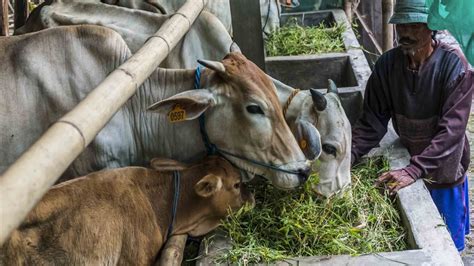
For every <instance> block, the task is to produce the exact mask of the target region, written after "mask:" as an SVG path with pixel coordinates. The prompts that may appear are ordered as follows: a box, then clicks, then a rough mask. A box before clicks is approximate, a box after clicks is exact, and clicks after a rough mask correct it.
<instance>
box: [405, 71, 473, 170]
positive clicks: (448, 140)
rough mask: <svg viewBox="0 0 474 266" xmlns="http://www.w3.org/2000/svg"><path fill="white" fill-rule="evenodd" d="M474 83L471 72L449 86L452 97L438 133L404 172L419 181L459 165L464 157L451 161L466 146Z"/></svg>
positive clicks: (444, 110)
mask: <svg viewBox="0 0 474 266" xmlns="http://www.w3.org/2000/svg"><path fill="white" fill-rule="evenodd" d="M472 82H473V80H472V73H471V72H470V71H469V70H468V71H467V72H466V73H463V74H461V75H459V76H458V78H457V79H455V80H454V81H453V82H452V84H450V86H451V87H452V89H451V90H450V91H451V94H450V95H449V96H448V97H447V99H446V101H445V103H444V105H443V108H442V114H441V118H440V120H439V123H438V132H437V133H436V135H435V136H434V137H433V139H432V140H431V143H430V145H429V146H428V147H426V148H425V149H424V150H423V152H422V153H421V154H419V155H416V156H413V157H412V158H411V160H410V164H409V165H408V166H407V167H406V168H405V170H406V171H407V172H408V173H409V174H410V175H411V176H412V177H413V178H415V179H416V178H419V177H421V176H422V175H423V174H424V175H429V174H430V173H432V172H434V171H435V170H436V169H437V168H438V167H439V166H441V165H443V164H446V163H449V164H456V163H457V164H459V163H460V162H459V160H460V156H461V154H459V155H458V156H457V157H459V158H458V160H457V162H454V161H452V157H453V156H456V155H455V154H453V152H454V151H456V149H459V145H462V144H463V143H462V142H461V139H462V138H463V137H464V135H465V132H466V126H467V121H468V119H469V113H470V110H471V102H472V90H473V87H474V85H473V84H472ZM454 174H455V173H454Z"/></svg>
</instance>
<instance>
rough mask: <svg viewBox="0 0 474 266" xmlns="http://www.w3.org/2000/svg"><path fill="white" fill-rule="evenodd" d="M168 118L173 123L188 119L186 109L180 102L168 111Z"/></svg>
mask: <svg viewBox="0 0 474 266" xmlns="http://www.w3.org/2000/svg"><path fill="white" fill-rule="evenodd" d="M168 120H169V121H170V122H171V123H175V122H181V121H183V120H186V110H184V109H183V108H181V106H180V105H179V104H177V105H175V106H174V107H173V109H172V110H171V111H170V112H169V113H168Z"/></svg>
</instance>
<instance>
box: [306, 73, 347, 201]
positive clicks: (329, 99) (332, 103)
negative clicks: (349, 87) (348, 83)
mask: <svg viewBox="0 0 474 266" xmlns="http://www.w3.org/2000/svg"><path fill="white" fill-rule="evenodd" d="M310 93H311V97H312V99H313V102H314V103H315V104H314V112H315V116H316V128H317V129H318V130H319V133H320V134H321V143H322V153H321V156H320V157H319V160H318V161H317V162H316V163H315V165H314V170H315V171H316V172H318V173H319V180H320V181H319V184H318V185H317V187H316V188H315V189H316V191H317V192H318V193H320V194H322V195H324V196H327V197H328V196H331V195H332V194H334V193H335V192H337V191H340V190H342V189H343V188H345V187H347V186H348V185H350V183H351V173H350V166H351V125H350V123H349V120H348V119H347V116H346V114H345V112H344V109H343V108H342V105H341V101H340V98H339V92H338V90H337V87H336V84H334V82H332V80H330V81H329V85H328V92H327V93H326V94H325V95H323V94H321V93H319V92H318V91H316V90H313V89H311V90H310ZM324 106H326V107H325V108H323V107H324Z"/></svg>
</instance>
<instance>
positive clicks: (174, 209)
mask: <svg viewBox="0 0 474 266" xmlns="http://www.w3.org/2000/svg"><path fill="white" fill-rule="evenodd" d="M173 181H174V196H173V205H172V207H171V222H170V225H169V227H168V234H167V236H166V239H169V238H170V236H171V233H172V232H173V224H174V222H175V220H176V212H177V209H178V200H179V183H180V174H179V171H173Z"/></svg>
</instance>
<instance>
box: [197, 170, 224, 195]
mask: <svg viewBox="0 0 474 266" xmlns="http://www.w3.org/2000/svg"><path fill="white" fill-rule="evenodd" d="M221 188H222V180H221V178H220V177H218V176H216V175H213V174H209V175H206V176H204V177H203V178H202V179H201V180H199V182H197V184H196V185H195V186H194V190H195V191H196V193H197V194H198V195H199V196H201V197H204V198H207V197H210V196H212V195H214V193H216V192H217V191H219V190H220V189H221Z"/></svg>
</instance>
